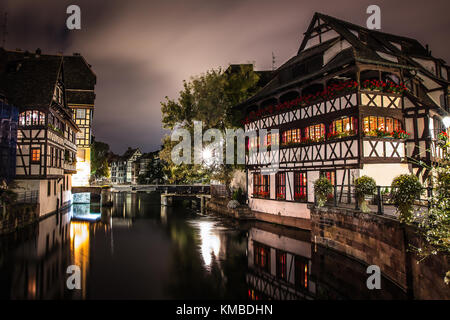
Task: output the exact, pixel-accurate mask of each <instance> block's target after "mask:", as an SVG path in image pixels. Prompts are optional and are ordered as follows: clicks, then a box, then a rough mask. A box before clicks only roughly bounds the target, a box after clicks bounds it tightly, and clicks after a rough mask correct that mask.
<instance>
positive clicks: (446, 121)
mask: <svg viewBox="0 0 450 320" xmlns="http://www.w3.org/2000/svg"><path fill="white" fill-rule="evenodd" d="M442 122H443V123H444V126H445V128H448V127H450V117H444V119H442Z"/></svg>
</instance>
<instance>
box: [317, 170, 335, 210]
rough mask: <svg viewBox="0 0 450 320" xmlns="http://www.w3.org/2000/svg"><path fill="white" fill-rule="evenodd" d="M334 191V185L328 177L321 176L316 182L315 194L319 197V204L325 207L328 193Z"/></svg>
mask: <svg viewBox="0 0 450 320" xmlns="http://www.w3.org/2000/svg"><path fill="white" fill-rule="evenodd" d="M332 192H333V185H332V184H331V181H330V180H328V179H327V178H326V177H320V178H319V179H317V180H316V181H315V182H314V194H315V196H316V199H317V206H318V207H319V208H320V207H323V206H324V205H325V202H326V201H327V198H328V195H329V194H331V193H332Z"/></svg>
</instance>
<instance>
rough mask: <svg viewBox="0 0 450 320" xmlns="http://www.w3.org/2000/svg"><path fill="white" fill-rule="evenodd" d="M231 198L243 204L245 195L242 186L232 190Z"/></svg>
mask: <svg viewBox="0 0 450 320" xmlns="http://www.w3.org/2000/svg"><path fill="white" fill-rule="evenodd" d="M232 199H233V200H236V201H237V202H239V203H240V204H244V203H245V199H246V196H245V193H244V191H243V190H242V188H238V189H237V190H234V191H233V196H232Z"/></svg>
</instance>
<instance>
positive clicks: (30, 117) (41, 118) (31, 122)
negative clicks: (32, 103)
mask: <svg viewBox="0 0 450 320" xmlns="http://www.w3.org/2000/svg"><path fill="white" fill-rule="evenodd" d="M44 124H45V113H43V112H40V111H37V110H27V111H24V112H21V113H20V114H19V125H20V126H39V125H44Z"/></svg>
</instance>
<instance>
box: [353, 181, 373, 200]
mask: <svg viewBox="0 0 450 320" xmlns="http://www.w3.org/2000/svg"><path fill="white" fill-rule="evenodd" d="M376 190H377V184H376V183H375V180H374V179H373V178H371V177H368V176H362V177H359V178H358V179H356V180H355V192H356V196H357V197H358V198H364V197H365V196H370V195H373V194H374V193H375V191H376Z"/></svg>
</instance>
